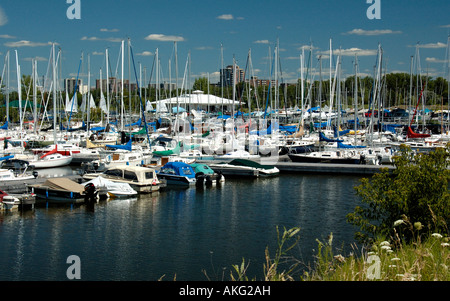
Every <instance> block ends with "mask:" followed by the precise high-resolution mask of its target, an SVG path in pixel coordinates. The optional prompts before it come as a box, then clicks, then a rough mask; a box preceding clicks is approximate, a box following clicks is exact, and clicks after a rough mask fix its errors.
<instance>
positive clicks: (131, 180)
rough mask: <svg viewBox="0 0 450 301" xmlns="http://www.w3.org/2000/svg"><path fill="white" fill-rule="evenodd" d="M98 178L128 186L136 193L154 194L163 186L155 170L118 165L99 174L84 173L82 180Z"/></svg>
mask: <svg viewBox="0 0 450 301" xmlns="http://www.w3.org/2000/svg"><path fill="white" fill-rule="evenodd" d="M98 176H102V177H103V178H105V179H107V180H110V181H113V182H119V183H127V184H130V186H131V187H132V188H133V189H134V190H136V191H137V192H138V193H151V192H156V191H158V190H159V189H160V188H162V187H164V186H165V184H164V183H163V182H161V181H160V180H159V179H158V177H157V175H156V172H155V170H154V169H153V168H150V167H143V166H130V165H119V166H115V167H111V168H109V169H107V170H105V171H103V172H101V173H86V174H84V175H83V179H85V180H92V179H95V178H97V177H98Z"/></svg>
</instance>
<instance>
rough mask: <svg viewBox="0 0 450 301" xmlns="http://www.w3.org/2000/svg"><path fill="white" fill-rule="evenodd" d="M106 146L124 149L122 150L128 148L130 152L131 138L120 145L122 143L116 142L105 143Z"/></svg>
mask: <svg viewBox="0 0 450 301" xmlns="http://www.w3.org/2000/svg"><path fill="white" fill-rule="evenodd" d="M106 147H109V148H115V149H124V150H128V151H130V152H131V139H130V140H128V143H127V144H124V145H122V144H117V145H113V144H111V145H108V144H107V145H106Z"/></svg>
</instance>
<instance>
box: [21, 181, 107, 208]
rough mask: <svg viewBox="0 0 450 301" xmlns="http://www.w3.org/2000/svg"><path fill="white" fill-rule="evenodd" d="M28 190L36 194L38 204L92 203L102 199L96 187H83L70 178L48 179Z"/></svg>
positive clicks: (30, 186)
mask: <svg viewBox="0 0 450 301" xmlns="http://www.w3.org/2000/svg"><path fill="white" fill-rule="evenodd" d="M28 190H29V192H31V193H34V194H36V198H37V202H48V203H55V204H68V203H70V204H79V203H90V202H96V201H97V200H98V199H100V198H101V195H100V194H99V191H98V190H97V189H96V188H95V186H94V185H92V184H87V185H82V184H79V183H77V182H75V181H73V180H71V179H69V178H51V179H47V180H46V181H45V182H44V183H42V184H34V185H29V186H28Z"/></svg>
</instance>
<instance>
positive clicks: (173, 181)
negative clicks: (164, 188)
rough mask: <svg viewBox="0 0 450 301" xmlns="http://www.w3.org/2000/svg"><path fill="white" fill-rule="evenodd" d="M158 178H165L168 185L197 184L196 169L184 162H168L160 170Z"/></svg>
mask: <svg viewBox="0 0 450 301" xmlns="http://www.w3.org/2000/svg"><path fill="white" fill-rule="evenodd" d="M158 178H160V179H164V180H166V182H167V185H182V186H190V185H195V184H196V182H197V179H196V178H195V171H194V169H193V168H192V167H191V166H190V165H189V164H187V163H184V162H168V163H166V164H165V165H164V166H163V167H161V169H160V170H159V172H158Z"/></svg>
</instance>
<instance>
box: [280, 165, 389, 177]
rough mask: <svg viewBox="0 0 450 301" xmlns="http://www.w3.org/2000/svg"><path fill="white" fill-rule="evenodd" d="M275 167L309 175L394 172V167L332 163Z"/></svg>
mask: <svg viewBox="0 0 450 301" xmlns="http://www.w3.org/2000/svg"><path fill="white" fill-rule="evenodd" d="M275 166H276V167H277V168H278V169H279V170H280V172H282V173H307V174H346V175H360V176H372V175H373V174H375V173H379V172H381V170H382V169H383V168H387V169H389V171H392V170H394V169H395V167H394V166H392V165H364V164H332V163H299V162H278V163H276V164H275Z"/></svg>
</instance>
